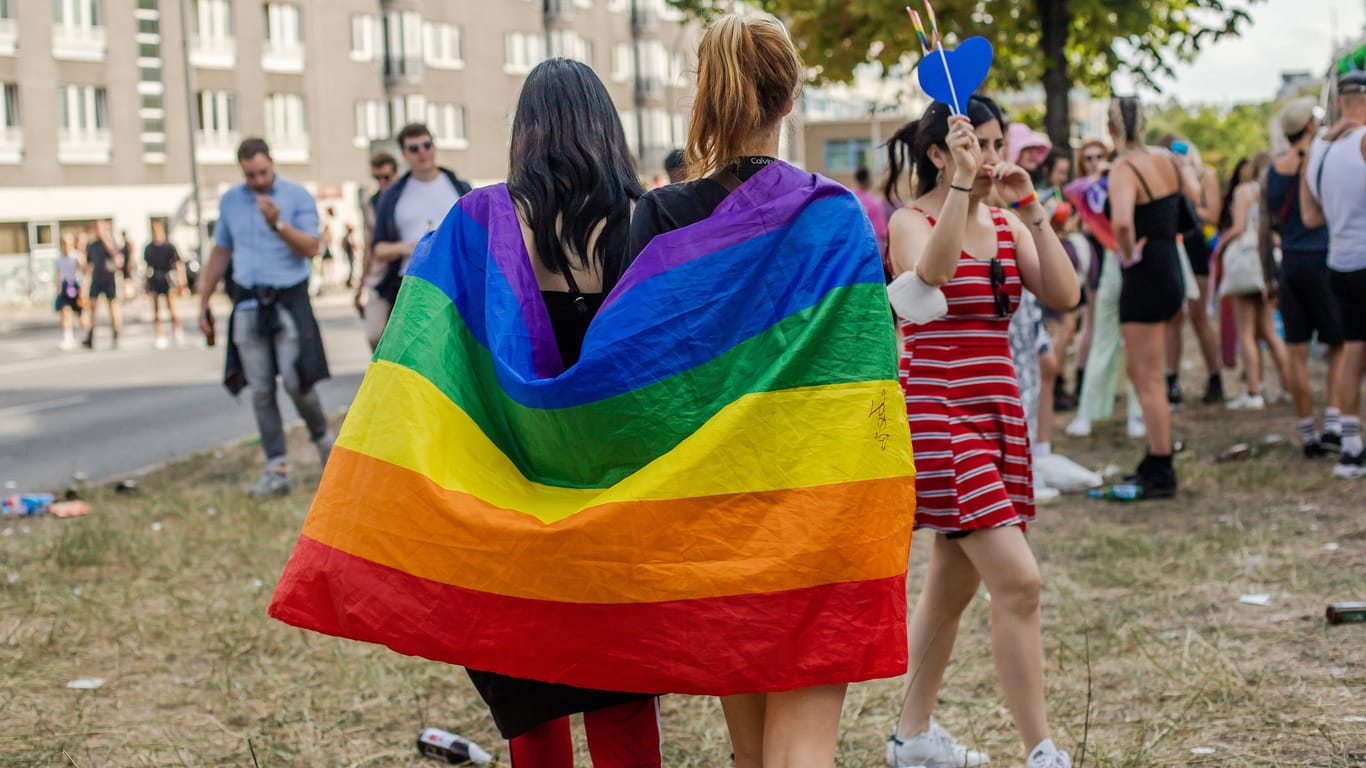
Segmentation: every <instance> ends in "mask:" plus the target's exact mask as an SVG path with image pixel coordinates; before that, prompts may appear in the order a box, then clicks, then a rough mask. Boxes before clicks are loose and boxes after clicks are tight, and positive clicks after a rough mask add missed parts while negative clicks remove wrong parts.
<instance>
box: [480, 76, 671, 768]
mask: <svg viewBox="0 0 1366 768" xmlns="http://www.w3.org/2000/svg"><path fill="white" fill-rule="evenodd" d="M507 192H508V195H509V196H510V197H511V198H512V201H513V203H514V205H515V206H516V209H517V218H518V220H519V221H520V223H521V226H522V239H523V241H524V244H525V246H526V255H527V257H528V258H529V259H530V260H531V265H532V269H533V272H534V273H535V276H536V282H537V284H538V285H539V287H540V289H541V298H542V299H543V300H544V301H545V307H546V311H547V312H548V314H549V317H550V325H551V327H552V329H553V331H554V334H555V341H556V344H557V345H558V347H559V353H560V357H561V359H562V361H563V363H564V366H565V368H568V367H570V366H572V365H574V363H576V362H577V361H578V358H579V351H580V349H581V348H582V346H583V339H584V336H585V334H586V333H587V332H588V324H589V323H590V322H591V321H592V319H593V316H594V315H595V314H596V313H597V310H598V309H599V308H600V307H601V306H602V301H603V297H604V296H606V295H607V293H608V292H609V291H610V290H611V288H612V285H614V284H615V282H616V280H617V278H618V277H619V276H620V273H621V268H622V258H623V255H624V253H625V250H626V238H627V234H628V231H629V229H630V224H631V208H632V205H633V204H634V202H635V201H636V200H637V199H639V198H640V196H641V195H643V194H644V193H645V190H644V189H643V188H642V187H641V185H640V180H639V178H638V177H637V176H636V173H635V168H634V165H633V163H632V161H631V155H630V151H629V150H628V149H627V146H626V135H625V132H624V131H623V130H622V126H621V120H620V118H619V117H618V115H617V111H616V108H615V107H614V106H613V105H612V100H611V97H610V96H608V94H607V90H606V88H604V87H603V84H602V81H601V80H599V79H598V76H597V75H596V74H594V73H593V70H592V69H590V68H589V67H588V66H587V65H585V64H582V63H580V62H577V61H573V60H570V59H550V60H547V61H545V62H542V63H541V64H539V65H537V66H536V68H535V69H533V70H532V71H531V73H530V74H528V75H527V78H526V82H525V84H523V86H522V94H521V97H520V98H519V99H518V102H517V111H516V113H515V114H514V116H513V120H512V148H511V153H510V158H509V170H508V181H507ZM585 439H592V436H591V435H586V436H585ZM469 675H470V679H471V680H473V681H474V684H475V687H476V688H477V689H478V690H479V694H480V695H481V696H483V698H484V701H485V702H486V703H487V704H488V706H489V709H490V710H491V711H492V713H493V719H494V722H495V723H496V724H497V725H498V730H499V732H500V733H501V734H502V735H503V737H504V738H507V739H509V740H510V741H511V744H510V751H511V757H512V765H513V766H517V767H518V768H522V767H529V768H546V767H548V768H573V765H574V748H573V742H572V741H571V738H570V730H569V715H573V714H579V713H583V719H584V730H585V731H586V732H587V736H588V749H589V752H590V753H591V754H592V756H593V764H594V765H595V766H598V768H603V767H604V766H622V767H623V768H648V767H649V766H658V765H660V752H659V724H658V699H657V698H655V697H654V696H649V695H642V694H631V693H619V692H613V691H593V690H587V689H583V688H575V687H572V686H567V685H558V684H555V685H552V684H550V683H543V682H538V681H534V680H523V679H520V678H512V677H507V676H504V675H498V674H493V673H489V672H480V671H476V670H469Z"/></svg>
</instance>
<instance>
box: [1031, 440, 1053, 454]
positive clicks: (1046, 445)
mask: <svg viewBox="0 0 1366 768" xmlns="http://www.w3.org/2000/svg"><path fill="white" fill-rule="evenodd" d="M1034 455H1035V456H1051V455H1053V444H1052V443H1050V442H1049V441H1047V440H1044V441H1042V442H1038V443H1035V444H1034Z"/></svg>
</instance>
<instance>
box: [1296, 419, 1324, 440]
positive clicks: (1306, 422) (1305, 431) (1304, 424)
mask: <svg viewBox="0 0 1366 768" xmlns="http://www.w3.org/2000/svg"><path fill="white" fill-rule="evenodd" d="M1318 441H1319V433H1318V432H1317V431H1315V430H1314V417H1313V416H1310V417H1309V418H1306V419H1300V442H1301V443H1303V444H1304V445H1312V444H1313V443H1317V442H1318Z"/></svg>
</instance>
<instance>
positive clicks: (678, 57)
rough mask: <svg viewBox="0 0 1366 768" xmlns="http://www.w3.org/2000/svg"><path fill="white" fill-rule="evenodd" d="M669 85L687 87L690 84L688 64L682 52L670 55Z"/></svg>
mask: <svg viewBox="0 0 1366 768" xmlns="http://www.w3.org/2000/svg"><path fill="white" fill-rule="evenodd" d="M669 85H671V86H673V87H675V88H686V87H687V85H688V65H687V63H686V61H685V59H684V58H683V55H682V54H680V53H675V54H673V55H672V56H670V57H669Z"/></svg>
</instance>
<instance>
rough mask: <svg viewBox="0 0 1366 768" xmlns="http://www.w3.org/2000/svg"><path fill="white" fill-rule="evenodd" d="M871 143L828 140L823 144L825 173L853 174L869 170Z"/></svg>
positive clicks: (860, 140) (856, 140)
mask: <svg viewBox="0 0 1366 768" xmlns="http://www.w3.org/2000/svg"><path fill="white" fill-rule="evenodd" d="M872 148H873V143H872V141H871V140H870V139H830V140H828V141H826V142H825V173H853V172H854V171H856V170H858V169H859V168H871V167H872V164H871V163H869V162H868V159H869V157H871V154H872Z"/></svg>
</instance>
